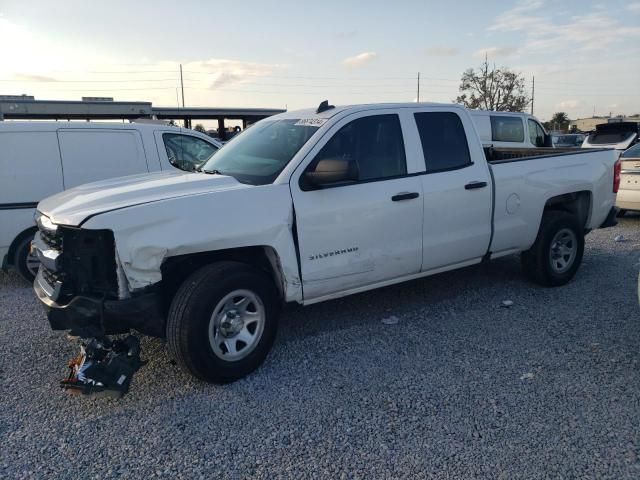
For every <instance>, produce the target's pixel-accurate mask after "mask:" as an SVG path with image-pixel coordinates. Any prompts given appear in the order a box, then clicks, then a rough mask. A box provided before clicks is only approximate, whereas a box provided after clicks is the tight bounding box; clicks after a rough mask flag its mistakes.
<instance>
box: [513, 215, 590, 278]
mask: <svg viewBox="0 0 640 480" xmlns="http://www.w3.org/2000/svg"><path fill="white" fill-rule="evenodd" d="M583 253H584V231H583V229H582V227H581V226H580V223H579V222H578V220H577V219H576V217H575V216H574V215H571V214H570V213H567V212H561V211H553V210H551V211H547V212H545V213H544V215H543V217H542V222H541V225H540V230H539V231H538V236H537V238H536V241H535V243H534V244H533V246H532V247H531V248H530V249H529V250H527V251H526V252H523V253H522V266H523V268H524V272H525V274H526V275H527V277H529V279H531V280H532V281H534V282H535V283H538V284H540V285H544V286H549V287H556V286H560V285H564V284H566V283H567V282H569V281H570V280H571V279H572V278H573V277H574V275H575V274H576V272H577V271H578V268H579V267H580V263H581V262H582V255H583Z"/></svg>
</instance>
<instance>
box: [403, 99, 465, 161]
mask: <svg viewBox="0 0 640 480" xmlns="http://www.w3.org/2000/svg"><path fill="white" fill-rule="evenodd" d="M414 117H415V119H416V125H417V126H418V132H419V133H420V142H421V143H422V152H423V153H424V162H425V165H426V170H427V172H438V171H443V170H453V169H456V168H463V167H466V166H467V165H470V164H471V155H470V154H469V145H468V144H467V135H466V133H465V131H464V127H463V126H462V122H461V121H460V117H458V115H456V114H455V113H453V112H426V113H415V114H414Z"/></svg>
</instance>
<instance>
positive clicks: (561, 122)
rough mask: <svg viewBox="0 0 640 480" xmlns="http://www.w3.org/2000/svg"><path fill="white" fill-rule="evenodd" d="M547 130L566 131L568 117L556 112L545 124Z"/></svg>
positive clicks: (563, 113)
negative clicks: (546, 124)
mask: <svg viewBox="0 0 640 480" xmlns="http://www.w3.org/2000/svg"><path fill="white" fill-rule="evenodd" d="M547 123H548V124H549V126H548V127H547V128H548V129H549V130H562V131H564V130H567V129H568V128H569V115H567V114H566V113H565V112H556V113H554V114H553V116H552V117H551V120H549V121H548V122H547Z"/></svg>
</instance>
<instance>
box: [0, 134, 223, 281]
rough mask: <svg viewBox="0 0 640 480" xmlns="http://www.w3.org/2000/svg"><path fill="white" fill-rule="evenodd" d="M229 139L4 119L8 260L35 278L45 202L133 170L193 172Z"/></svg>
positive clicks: (0, 171) (0, 203)
mask: <svg viewBox="0 0 640 480" xmlns="http://www.w3.org/2000/svg"><path fill="white" fill-rule="evenodd" d="M220 147H221V144H220V143H219V142H217V141H216V140H213V139H212V138H210V137H208V136H207V135H203V134H200V133H198V132H195V131H193V130H186V129H182V128H177V127H172V126H169V125H162V124H143V123H129V124H120V123H88V122H77V123H70V122H0V262H1V264H2V269H6V268H7V267H10V266H12V267H15V268H16V269H17V270H18V272H20V274H21V275H22V276H23V277H25V278H26V279H27V280H30V281H33V279H34V277H35V273H36V272H37V270H38V264H39V263H38V260H37V258H35V257H34V256H30V255H29V246H30V244H31V240H32V239H33V234H34V233H35V231H36V226H35V222H34V218H33V217H34V213H35V209H36V205H37V204H38V202H39V201H40V200H42V199H43V198H45V197H48V196H50V195H52V194H54V193H58V192H61V191H63V190H65V189H69V188H72V187H75V186H77V185H81V184H83V183H88V182H94V181H96V180H104V179H109V178H113V177H122V176H125V175H133V174H141V173H147V174H148V173H149V172H159V171H177V170H178V169H180V170H186V171H192V170H193V169H194V168H196V167H198V166H200V165H201V164H202V163H204V162H205V161H206V160H208V159H209V158H210V157H211V155H212V154H213V153H215V152H216V151H217V150H218V149H219V148H220Z"/></svg>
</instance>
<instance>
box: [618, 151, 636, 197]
mask: <svg viewBox="0 0 640 480" xmlns="http://www.w3.org/2000/svg"><path fill="white" fill-rule="evenodd" d="M620 188H621V189H623V190H640V158H635V159H630V160H623V161H622V170H621V172H620Z"/></svg>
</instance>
